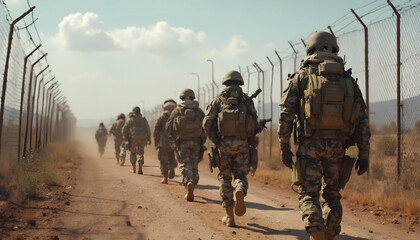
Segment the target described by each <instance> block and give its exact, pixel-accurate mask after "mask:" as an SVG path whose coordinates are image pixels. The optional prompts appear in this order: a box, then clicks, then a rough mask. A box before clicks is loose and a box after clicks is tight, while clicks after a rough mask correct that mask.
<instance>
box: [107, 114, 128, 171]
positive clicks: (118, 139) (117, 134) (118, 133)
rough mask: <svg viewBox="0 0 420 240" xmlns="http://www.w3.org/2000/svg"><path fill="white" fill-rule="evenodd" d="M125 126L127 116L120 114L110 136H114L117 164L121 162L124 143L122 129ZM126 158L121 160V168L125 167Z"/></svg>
mask: <svg viewBox="0 0 420 240" xmlns="http://www.w3.org/2000/svg"><path fill="white" fill-rule="evenodd" d="M124 124H125V115H124V113H120V114H119V115H118V117H117V120H116V121H115V122H114V123H113V124H112V126H111V129H110V130H109V136H111V134H112V135H114V147H115V158H116V159H117V164H119V161H120V153H121V148H122V143H123V136H122V128H123V126H124ZM124 162H125V156H124V158H121V166H123V165H124Z"/></svg>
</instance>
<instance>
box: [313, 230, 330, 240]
mask: <svg viewBox="0 0 420 240" xmlns="http://www.w3.org/2000/svg"><path fill="white" fill-rule="evenodd" d="M309 236H310V240H325V239H326V238H325V231H315V232H310V233H309Z"/></svg>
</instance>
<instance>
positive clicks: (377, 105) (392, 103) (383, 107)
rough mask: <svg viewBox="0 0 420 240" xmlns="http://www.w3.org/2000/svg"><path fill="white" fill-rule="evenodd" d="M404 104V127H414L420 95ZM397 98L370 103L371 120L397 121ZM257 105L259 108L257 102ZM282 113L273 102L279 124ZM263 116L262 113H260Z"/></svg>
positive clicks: (267, 107) (419, 116) (267, 114)
mask: <svg viewBox="0 0 420 240" xmlns="http://www.w3.org/2000/svg"><path fill="white" fill-rule="evenodd" d="M401 104H402V105H403V108H402V111H401V114H402V116H403V118H402V121H403V122H402V124H403V126H402V127H403V129H405V130H408V129H412V128H413V126H414V124H415V123H416V122H417V121H420V95H418V96H415V97H411V98H407V99H405V100H404V101H402V103H401ZM396 106H397V100H396V99H393V100H387V101H381V102H371V103H370V122H371V124H374V125H376V127H377V128H380V126H382V125H388V124H390V123H391V122H393V121H395V122H397V109H396ZM255 107H256V108H257V110H258V106H257V102H256V101H255ZM279 113H280V106H279V105H278V102H275V103H273V123H274V124H275V126H277V123H278V118H279ZM258 116H259V117H260V118H263V116H262V114H259V115H258ZM269 117H270V104H269V103H266V104H265V118H269Z"/></svg>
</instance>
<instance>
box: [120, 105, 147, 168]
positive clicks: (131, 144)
mask: <svg viewBox="0 0 420 240" xmlns="http://www.w3.org/2000/svg"><path fill="white" fill-rule="evenodd" d="M122 134H123V140H124V144H125V146H126V148H128V149H129V150H130V162H131V165H133V173H136V161H138V163H139V168H138V171H137V173H138V174H143V164H144V147H145V146H146V145H147V144H150V143H151V136H150V127H149V123H148V122H147V120H146V118H145V117H143V116H142V114H141V113H140V108H139V107H134V108H133V111H131V113H130V114H129V119H128V120H127V122H126V123H125V125H124V127H123V128H122Z"/></svg>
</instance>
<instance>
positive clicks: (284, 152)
mask: <svg viewBox="0 0 420 240" xmlns="http://www.w3.org/2000/svg"><path fill="white" fill-rule="evenodd" d="M280 149H281V160H282V161H283V164H284V165H285V166H286V167H288V168H290V169H292V166H293V160H292V157H293V156H294V155H293V153H292V151H291V150H290V145H289V143H280Z"/></svg>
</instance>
